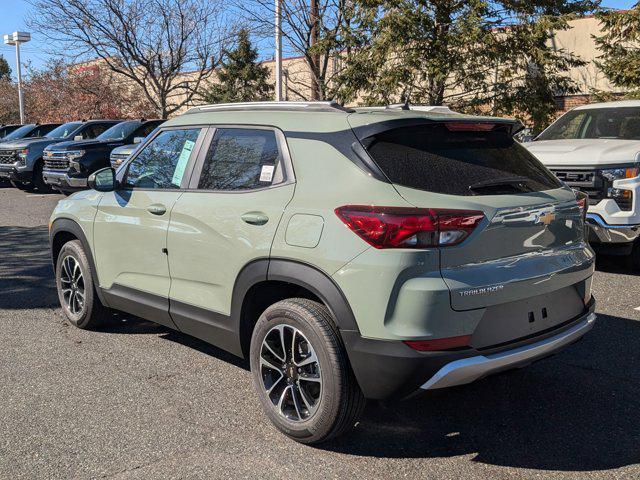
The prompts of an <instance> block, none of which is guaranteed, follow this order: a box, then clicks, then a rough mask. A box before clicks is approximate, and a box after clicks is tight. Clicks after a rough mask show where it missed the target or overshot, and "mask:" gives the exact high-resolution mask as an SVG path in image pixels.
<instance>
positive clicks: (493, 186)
mask: <svg viewBox="0 0 640 480" xmlns="http://www.w3.org/2000/svg"><path fill="white" fill-rule="evenodd" d="M499 128H500V127H496V129H498V130H496V129H494V130H492V131H488V132H487V131H450V130H449V128H447V127H446V126H445V125H444V124H442V123H440V124H431V125H419V126H413V127H402V128H396V129H393V130H388V131H386V132H382V133H380V134H378V135H375V136H374V137H370V138H368V139H365V142H364V143H365V145H367V149H368V151H369V153H370V154H371V156H372V157H373V159H374V160H375V162H376V163H377V164H378V166H379V167H380V168H381V170H382V171H383V172H384V173H385V174H386V175H387V177H389V179H390V180H391V181H392V182H393V183H397V184H400V185H404V186H407V187H411V188H417V189H420V190H426V191H429V192H436V193H446V194H451V195H497V194H508V193H519V192H532V191H541V190H549V189H552V188H558V187H560V186H561V183H560V182H559V181H558V180H557V179H556V178H555V177H554V176H553V174H551V173H550V172H549V171H548V170H547V169H545V168H544V167H543V166H542V164H541V163H540V162H539V161H538V160H537V159H536V158H535V157H534V156H533V155H532V154H531V153H529V152H528V151H527V150H526V149H525V148H524V147H522V146H521V145H520V144H518V142H516V141H515V140H514V139H513V138H512V137H511V135H510V134H509V133H508V132H507V131H506V130H499Z"/></svg>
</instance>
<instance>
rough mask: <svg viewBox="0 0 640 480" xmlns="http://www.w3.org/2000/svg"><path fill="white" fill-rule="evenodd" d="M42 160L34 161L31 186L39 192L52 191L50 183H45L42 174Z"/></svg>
mask: <svg viewBox="0 0 640 480" xmlns="http://www.w3.org/2000/svg"><path fill="white" fill-rule="evenodd" d="M42 167H43V163H42V160H39V161H37V162H36V164H35V165H34V167H33V182H32V183H33V186H34V188H35V189H36V190H38V191H39V192H41V193H50V192H52V191H53V189H52V188H51V186H50V185H48V184H47V183H45V181H44V177H43V176H42Z"/></svg>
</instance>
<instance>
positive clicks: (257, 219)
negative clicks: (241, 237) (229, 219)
mask: <svg viewBox="0 0 640 480" xmlns="http://www.w3.org/2000/svg"><path fill="white" fill-rule="evenodd" d="M241 218H242V220H243V221H244V222H246V223H248V224H249V225H264V224H265V223H267V222H268V221H269V217H267V216H266V215H265V214H264V213H261V212H247V213H245V214H244V215H242V217H241Z"/></svg>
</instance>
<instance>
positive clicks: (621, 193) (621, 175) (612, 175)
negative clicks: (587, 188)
mask: <svg viewBox="0 0 640 480" xmlns="http://www.w3.org/2000/svg"><path fill="white" fill-rule="evenodd" d="M600 175H602V176H603V177H604V178H605V179H606V180H608V181H609V182H611V185H610V186H609V187H608V188H607V197H608V198H612V199H613V200H614V201H615V202H616V203H617V204H618V207H619V208H620V210H624V211H630V210H631V208H632V202H633V192H632V191H631V190H626V189H623V188H614V187H613V182H614V181H615V180H622V179H625V178H635V177H637V176H638V175H640V166H639V165H638V164H635V165H633V166H631V167H621V168H607V169H604V170H600Z"/></svg>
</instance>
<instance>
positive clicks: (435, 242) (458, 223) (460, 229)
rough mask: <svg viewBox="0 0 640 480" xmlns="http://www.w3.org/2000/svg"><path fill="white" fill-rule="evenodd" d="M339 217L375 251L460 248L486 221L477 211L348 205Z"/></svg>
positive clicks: (337, 209)
mask: <svg viewBox="0 0 640 480" xmlns="http://www.w3.org/2000/svg"><path fill="white" fill-rule="evenodd" d="M336 215H338V217H339V218H340V219H341V220H342V221H343V222H344V223H345V224H346V225H347V226H348V227H349V228H350V229H351V230H353V231H354V232H355V233H356V234H357V235H358V236H360V237H361V238H362V239H363V240H364V241H366V242H367V243H368V244H369V245H372V246H374V247H376V248H431V247H446V246H451V245H457V244H459V243H460V242H462V241H463V240H464V239H465V238H467V237H468V236H469V235H470V234H471V232H473V230H474V229H475V228H476V227H477V226H478V224H479V223H480V222H481V221H482V219H483V218H484V214H483V213H482V212H480V211H477V210H450V209H440V208H425V209H422V208H402V207H369V206H363V205H347V206H344V207H340V208H336Z"/></svg>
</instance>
